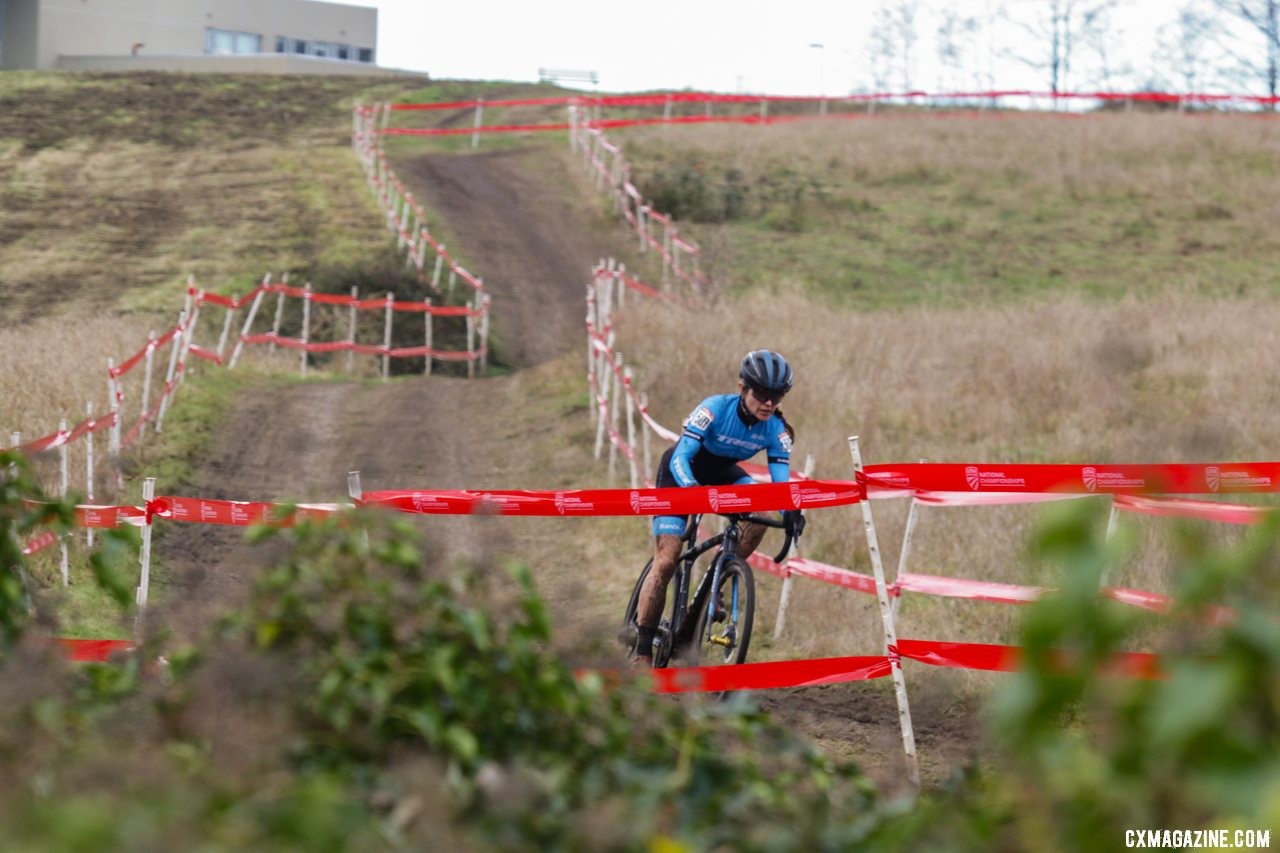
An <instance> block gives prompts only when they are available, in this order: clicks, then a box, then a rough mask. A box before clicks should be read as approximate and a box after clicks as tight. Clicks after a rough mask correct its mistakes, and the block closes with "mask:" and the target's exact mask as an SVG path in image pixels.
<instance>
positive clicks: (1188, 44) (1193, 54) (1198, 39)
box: [1152, 3, 1222, 93]
mask: <svg viewBox="0 0 1280 853" xmlns="http://www.w3.org/2000/svg"><path fill="white" fill-rule="evenodd" d="M1221 34H1222V28H1221V27H1220V26H1219V25H1218V21H1217V19H1216V18H1214V17H1212V16H1210V15H1207V14H1205V13H1204V12H1202V11H1201V10H1200V8H1199V7H1197V6H1196V5H1195V4H1194V3H1188V4H1186V5H1185V6H1183V7H1182V8H1181V9H1179V10H1178V14H1177V16H1176V17H1175V18H1174V19H1173V21H1171V22H1170V23H1168V24H1165V25H1163V26H1162V27H1160V29H1159V30H1158V31H1157V33H1156V49H1157V54H1156V56H1155V62H1154V63H1152V64H1153V65H1154V66H1155V67H1156V68H1157V69H1161V70H1164V69H1167V70H1168V71H1169V72H1170V76H1172V77H1173V78H1174V80H1175V81H1176V82H1175V84H1174V85H1176V86H1177V88H1179V89H1180V90H1181V91H1183V92H1188V93H1190V92H1195V91H1197V90H1198V89H1199V88H1200V87H1202V86H1203V85H1204V84H1205V82H1206V76H1207V75H1208V74H1211V73H1212V72H1213V69H1214V67H1215V63H1214V62H1213V60H1212V57H1213V56H1214V54H1216V53H1217V52H1218V49H1217V47H1216V43H1217V40H1218V38H1219V37H1220V36H1221Z"/></svg>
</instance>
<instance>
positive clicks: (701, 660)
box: [684, 557, 756, 666]
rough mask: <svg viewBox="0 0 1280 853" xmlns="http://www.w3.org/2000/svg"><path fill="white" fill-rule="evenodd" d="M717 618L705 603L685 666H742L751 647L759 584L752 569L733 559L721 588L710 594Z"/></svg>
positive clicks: (724, 572)
mask: <svg viewBox="0 0 1280 853" xmlns="http://www.w3.org/2000/svg"><path fill="white" fill-rule="evenodd" d="M711 599H712V600H713V601H715V602H717V604H716V608H715V614H714V615H710V614H709V613H708V610H709V609H710V608H708V607H707V605H706V602H705V601H704V602H703V603H702V606H701V607H699V608H698V614H697V616H698V618H697V622H696V623H695V627H694V632H693V642H692V643H691V644H690V646H689V649H688V651H687V652H686V653H685V656H684V661H685V665H686V666H719V665H722V664H735V663H743V662H744V661H745V660H746V659H747V647H748V646H750V645H751V623H752V620H753V619H754V617H755V611H756V584H755V578H754V576H753V575H752V574H751V567H750V566H748V565H747V564H746V563H744V562H743V561H742V560H740V559H738V558H737V557H734V558H733V559H731V560H727V561H725V564H724V566H723V567H722V568H721V570H720V584H719V586H718V588H717V589H714V590H712V591H711Z"/></svg>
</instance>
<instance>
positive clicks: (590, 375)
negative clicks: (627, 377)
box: [587, 267, 600, 423]
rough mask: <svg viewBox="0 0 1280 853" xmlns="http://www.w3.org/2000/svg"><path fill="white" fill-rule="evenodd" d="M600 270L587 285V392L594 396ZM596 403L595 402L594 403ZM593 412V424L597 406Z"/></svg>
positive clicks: (596, 269) (596, 271) (591, 408)
mask: <svg viewBox="0 0 1280 853" xmlns="http://www.w3.org/2000/svg"><path fill="white" fill-rule="evenodd" d="M599 271H600V268H599V267H596V268H595V269H594V270H593V271H592V275H591V281H590V283H588V284H587V391H588V393H590V394H591V395H592V396H594V395H595V393H596V341H595V337H594V335H595V331H596V280H595V277H596V275H598V274H599ZM593 402H594V401H593ZM587 408H588V409H590V410H591V411H590V412H589V413H588V414H590V415H591V422H592V423H595V420H596V415H595V406H594V405H592V406H588V407H587Z"/></svg>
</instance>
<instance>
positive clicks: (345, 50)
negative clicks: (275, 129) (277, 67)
mask: <svg viewBox="0 0 1280 853" xmlns="http://www.w3.org/2000/svg"><path fill="white" fill-rule="evenodd" d="M0 2H3V0H0ZM210 32H214V30H210ZM209 52H210V53H213V52H215V51H213V50H212V49H211V50H209ZM276 53H296V54H300V55H302V56H318V57H323V58H326V59H342V60H346V61H347V62H373V48H369V47H355V46H354V45H350V44H342V43H341V42H328V41H307V40H306V39H295V38H289V37H288V36H276Z"/></svg>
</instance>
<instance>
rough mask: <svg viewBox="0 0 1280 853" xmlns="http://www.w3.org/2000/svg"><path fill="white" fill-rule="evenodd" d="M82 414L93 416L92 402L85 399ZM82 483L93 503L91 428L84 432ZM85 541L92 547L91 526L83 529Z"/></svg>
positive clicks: (89, 500) (86, 497) (86, 496)
mask: <svg viewBox="0 0 1280 853" xmlns="http://www.w3.org/2000/svg"><path fill="white" fill-rule="evenodd" d="M84 414H85V417H86V418H92V417H93V403H91V402H89V401H87V400H86V401H85V404H84ZM84 485H85V500H86V501H87V502H89V503H93V430H89V431H88V432H86V433H85V434H84ZM84 538H85V543H86V544H87V545H88V546H89V547H90V548H92V547H93V528H92V527H86V528H85V529H84Z"/></svg>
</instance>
